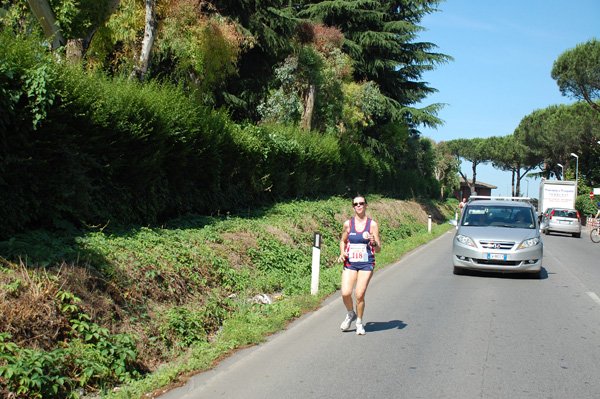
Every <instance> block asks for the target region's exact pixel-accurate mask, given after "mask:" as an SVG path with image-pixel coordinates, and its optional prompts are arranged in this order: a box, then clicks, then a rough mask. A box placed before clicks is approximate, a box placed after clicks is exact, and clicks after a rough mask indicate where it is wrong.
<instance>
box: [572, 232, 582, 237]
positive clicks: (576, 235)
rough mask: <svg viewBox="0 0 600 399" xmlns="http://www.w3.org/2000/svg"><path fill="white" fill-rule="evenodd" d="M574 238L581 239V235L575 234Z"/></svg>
mask: <svg viewBox="0 0 600 399" xmlns="http://www.w3.org/2000/svg"><path fill="white" fill-rule="evenodd" d="M573 237H575V238H581V233H573Z"/></svg>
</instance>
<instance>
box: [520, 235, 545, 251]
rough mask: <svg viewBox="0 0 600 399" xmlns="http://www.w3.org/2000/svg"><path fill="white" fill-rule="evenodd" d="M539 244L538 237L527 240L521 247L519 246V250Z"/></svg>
mask: <svg viewBox="0 0 600 399" xmlns="http://www.w3.org/2000/svg"><path fill="white" fill-rule="evenodd" d="M539 243H540V239H539V237H535V238H530V239H528V240H525V241H523V242H522V243H521V245H519V249H524V248H531V247H535V246H536V245H538V244H539Z"/></svg>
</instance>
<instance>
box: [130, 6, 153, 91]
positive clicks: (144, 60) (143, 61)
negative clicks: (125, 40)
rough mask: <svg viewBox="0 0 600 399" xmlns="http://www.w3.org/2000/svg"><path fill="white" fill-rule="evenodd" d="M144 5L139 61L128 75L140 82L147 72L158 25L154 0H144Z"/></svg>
mask: <svg viewBox="0 0 600 399" xmlns="http://www.w3.org/2000/svg"><path fill="white" fill-rule="evenodd" d="M144 7H145V8H146V19H145V24H144V39H143V40H142V49H141V51H140V58H139V61H138V62H137V64H136V65H135V66H134V67H133V71H131V75H130V76H129V78H130V79H131V78H134V77H136V78H137V79H138V80H139V81H140V82H141V81H142V80H144V77H145V76H146V73H147V72H148V65H149V64H150V54H151V52H152V47H153V46H154V39H156V28H157V27H158V21H157V19H156V0H144Z"/></svg>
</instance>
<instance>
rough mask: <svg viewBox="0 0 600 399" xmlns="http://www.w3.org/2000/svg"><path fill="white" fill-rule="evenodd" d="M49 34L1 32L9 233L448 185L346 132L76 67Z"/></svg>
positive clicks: (0, 119) (2, 162)
mask: <svg viewBox="0 0 600 399" xmlns="http://www.w3.org/2000/svg"><path fill="white" fill-rule="evenodd" d="M39 43H41V42H39V41H38V40H37V38H31V37H29V38H22V37H15V36H14V34H13V33H12V32H10V31H3V32H0V127H2V129H1V132H0V192H1V194H2V195H1V196H0V198H1V201H2V203H1V204H0V205H1V206H0V218H1V219H2V221H3V223H2V224H1V225H0V241H1V240H3V239H8V238H9V237H11V236H14V235H15V234H17V233H19V232H23V231H27V230H31V229H37V228H43V229H56V228H60V229H65V228H75V229H79V228H81V227H82V226H86V225H87V226H104V225H106V224H107V223H111V224H113V225H114V224H118V225H119V224H130V223H134V224H143V225H147V224H157V223H164V221H166V220H168V219H169V218H173V217H177V216H180V215H184V214H186V213H188V212H194V213H201V214H217V213H220V212H226V211H232V210H237V209H244V208H246V207H249V206H251V205H252V204H255V203H257V202H260V203H269V202H272V201H275V200H281V199H286V198H298V197H314V196H319V195H355V194H356V193H359V192H369V193H381V194H386V195H395V196H412V195H424V196H428V195H434V194H433V193H435V192H437V186H436V182H435V181H432V180H431V179H429V178H425V177H422V176H421V175H420V174H418V173H416V171H414V170H411V169H405V168H401V167H400V166H399V164H395V163H394V162H393V161H391V160H390V159H389V158H384V157H380V156H377V155H374V153H373V152H372V151H369V150H367V149H365V148H363V147H361V146H359V145H357V144H354V143H349V142H347V141H343V140H341V139H340V138H338V137H336V136H334V135H328V134H317V133H314V132H303V131H301V130H300V129H298V128H295V127H281V126H262V127H259V126H255V125H239V124H235V123H233V122H232V121H231V119H230V118H229V116H228V115H227V113H226V112H223V111H216V110H211V109H208V108H205V107H203V106H202V105H201V103H200V101H199V100H197V99H196V98H195V97H194V95H193V93H187V92H185V91H183V90H182V89H180V88H178V87H175V86H173V85H171V84H169V83H146V84H143V85H142V84H138V83H137V82H129V81H127V80H124V79H119V78H113V77H107V76H104V75H101V74H99V73H93V72H89V71H85V70H83V69H81V68H77V67H68V66H65V65H64V64H60V63H57V62H56V60H55V59H54V58H52V57H50V56H49V55H48V54H47V53H46V48H45V47H43V46H41V45H40V44H39Z"/></svg>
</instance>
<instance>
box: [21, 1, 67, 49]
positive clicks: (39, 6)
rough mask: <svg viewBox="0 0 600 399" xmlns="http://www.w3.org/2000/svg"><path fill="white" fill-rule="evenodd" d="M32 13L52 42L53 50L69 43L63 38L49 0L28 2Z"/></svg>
mask: <svg viewBox="0 0 600 399" xmlns="http://www.w3.org/2000/svg"><path fill="white" fill-rule="evenodd" d="M28 3H29V7H30V8H31V12H32V13H33V15H34V16H35V18H36V19H37V20H38V22H39V23H40V25H41V26H42V31H43V32H44V35H45V36H46V38H47V39H50V40H51V41H52V50H56V49H59V48H61V47H62V46H64V45H65V44H66V43H67V41H66V40H65V38H64V37H63V35H62V33H61V31H60V27H59V26H58V23H57V20H56V17H55V16H54V13H53V12H52V8H50V4H49V3H48V1H47V0H28Z"/></svg>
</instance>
